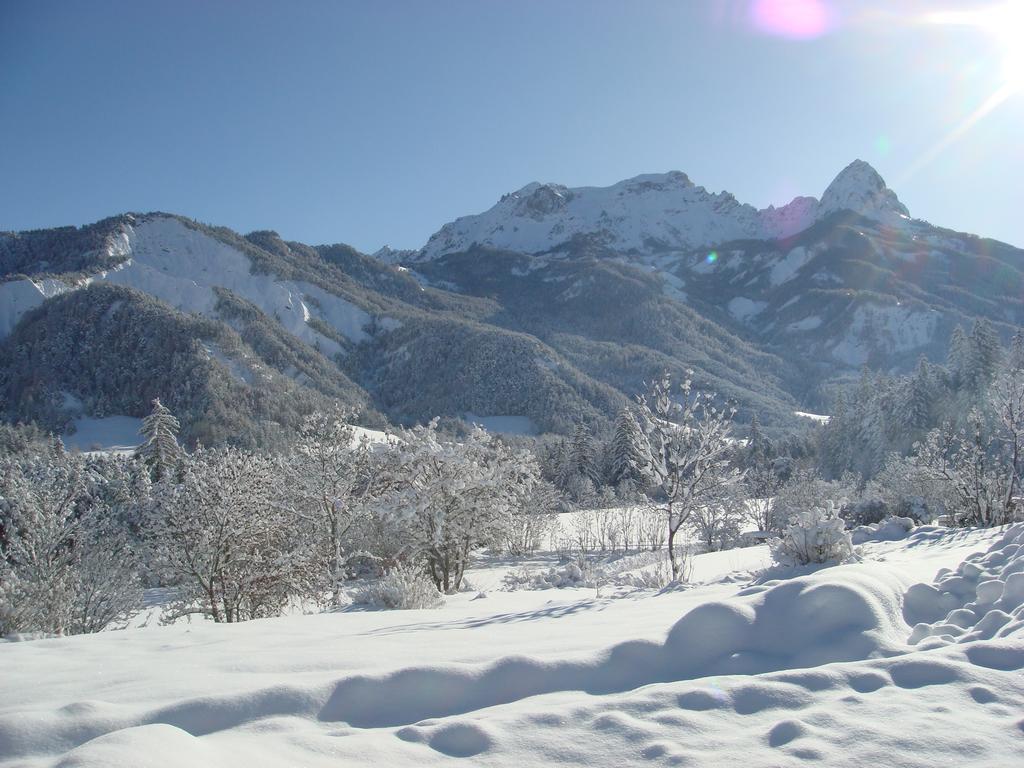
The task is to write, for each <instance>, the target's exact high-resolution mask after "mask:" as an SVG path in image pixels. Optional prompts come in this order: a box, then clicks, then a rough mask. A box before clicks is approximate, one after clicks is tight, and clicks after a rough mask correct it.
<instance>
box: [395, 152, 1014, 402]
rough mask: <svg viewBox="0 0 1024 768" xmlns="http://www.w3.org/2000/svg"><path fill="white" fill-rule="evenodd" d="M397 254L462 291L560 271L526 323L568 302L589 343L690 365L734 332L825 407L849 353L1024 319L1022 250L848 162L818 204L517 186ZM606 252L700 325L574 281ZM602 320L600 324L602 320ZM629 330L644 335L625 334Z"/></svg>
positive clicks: (687, 188) (654, 190)
mask: <svg viewBox="0 0 1024 768" xmlns="http://www.w3.org/2000/svg"><path fill="white" fill-rule="evenodd" d="M494 249H502V250H505V251H511V252H514V253H516V254H518V255H519V256H520V260H519V262H517V263H516V265H515V266H514V268H513V269H514V270H515V274H513V273H512V272H511V271H510V270H509V269H506V274H504V276H503V277H499V276H498V275H497V272H499V271H500V267H498V266H497V264H498V263H499V262H498V260H497V259H496V257H495V256H494V254H493V252H492V251H493V250H494ZM405 258H406V263H407V264H408V266H410V267H412V268H414V269H416V270H417V271H419V272H421V273H422V274H424V275H426V276H428V277H429V279H431V280H433V281H435V282H437V283H439V284H440V283H446V284H449V283H450V284H455V285H458V286H459V287H460V289H461V290H463V291H465V292H467V293H471V294H474V295H487V294H486V292H487V291H494V290H495V288H494V284H495V283H500V282H502V281H504V282H505V283H506V284H507V285H508V286H510V287H511V286H519V285H521V284H522V282H523V280H522V277H523V276H527V275H529V276H533V275H537V276H542V277H541V278H540V279H542V280H552V281H557V280H560V279H565V278H562V277H554V276H551V273H552V272H554V271H557V270H562V271H567V270H569V271H574V272H575V273H577V274H576V277H575V278H574V279H573V281H572V282H571V285H573V286H575V287H574V288H573V289H572V290H573V291H574V292H575V294H574V295H573V296H572V297H568V296H566V295H557V294H555V295H552V293H551V292H550V291H549V292H544V291H540V292H539V295H542V296H544V298H543V299H542V300H540V301H538V302H537V306H536V307H534V308H533V310H534V314H533V315H531V317H534V318H535V319H536V320H537V322H541V323H549V322H550V320H551V319H552V318H553V317H558V316H559V315H560V314H561V313H562V312H563V310H565V309H566V307H567V306H570V305H572V306H575V310H574V311H576V312H578V317H579V319H580V320H581V321H582V319H583V318H584V317H586V318H588V325H587V328H586V330H585V331H584V332H583V333H584V335H586V336H588V337H590V338H593V339H594V340H595V341H596V340H598V339H600V340H602V341H611V340H614V341H616V342H623V343H642V344H645V345H646V346H650V347H654V348H655V349H658V350H659V351H662V352H665V353H666V354H669V355H672V356H674V357H677V358H678V357H680V356H681V357H684V358H692V359H696V360H698V361H699V360H700V357H701V355H700V351H701V350H702V349H706V348H707V347H708V346H711V347H715V346H716V344H715V342H714V339H715V337H716V335H717V336H719V337H721V336H722V335H723V334H724V335H725V336H727V337H731V336H738V337H740V338H742V339H743V340H745V341H746V342H747V343H748V345H750V346H751V347H753V348H756V349H758V350H759V351H760V352H762V353H768V354H770V355H771V356H773V357H774V358H776V361H777V360H778V358H781V359H783V360H785V361H786V365H785V366H781V367H780V366H778V365H776V366H772V365H771V364H768V365H767V366H765V365H764V364H763V363H762V367H763V369H765V370H767V371H769V372H771V373H775V374H776V375H777V376H779V377H780V381H782V382H783V387H784V388H785V389H787V390H788V392H789V393H790V394H792V395H794V396H795V397H796V398H798V399H799V400H801V402H802V403H804V404H805V405H812V406H814V407H827V402H825V400H824V395H823V390H822V387H824V386H826V385H827V383H828V382H829V381H830V380H832V379H834V378H836V377H844V376H847V375H850V374H851V373H852V372H853V371H855V370H856V369H857V368H859V367H860V366H862V365H869V366H871V367H874V368H881V369H886V370H888V369H897V370H900V369H907V368H909V367H911V366H912V365H913V364H914V362H915V361H916V359H917V357H918V356H919V355H921V354H924V355H926V356H929V357H931V358H932V359H933V360H939V359H941V358H942V357H944V355H945V350H946V348H947V347H948V341H949V337H950V334H951V333H952V331H953V329H954V328H955V327H956V326H957V325H960V324H963V325H970V323H972V322H973V321H974V320H975V319H976V318H978V317H985V318H988V319H989V320H991V321H992V322H993V323H995V324H996V327H997V328H998V329H999V330H1000V332H1001V333H1002V334H1003V335H1004V336H1009V335H1010V334H1011V333H1012V332H1013V330H1014V328H1015V327H1017V326H1019V325H1020V324H1021V323H1024V303H1022V302H1024V291H1022V288H1024V271H1022V270H1024V251H1021V250H1020V249H1017V248H1014V247H1012V246H1009V245H1006V244H1004V243H998V242H995V241H991V240H983V239H981V238H978V237H976V236H973V235H966V234H963V233H957V232H952V231H950V230H945V229H942V228H940V227H936V226H933V225H931V224H929V223H928V222H925V221H921V220H917V219H912V218H911V217H910V214H909V211H908V210H907V208H906V206H904V205H903V204H902V203H901V202H900V200H899V198H898V197H897V195H896V193H895V192H893V191H892V190H891V189H889V188H888V187H887V186H886V184H885V181H884V180H883V179H882V177H881V176H880V175H879V174H878V173H877V171H875V170H874V169H873V168H872V167H871V166H870V165H868V164H867V163H865V162H863V161H860V160H858V161H854V162H853V163H851V164H850V165H849V166H847V167H846V168H845V169H844V170H843V171H842V172H841V173H840V174H839V175H838V176H837V177H836V178H835V180H834V181H833V182H832V183H831V184H830V185H829V186H828V188H827V189H826V190H825V192H824V194H823V195H822V197H821V200H820V201H818V200H816V199H815V198H797V199H796V200H794V201H793V202H792V203H790V204H789V205H788V206H785V207H784V208H781V209H766V210H764V211H756V210H755V209H753V208H752V207H750V206H743V205H740V204H738V203H736V201H735V200H734V199H733V198H732V197H731V196H729V195H727V194H725V193H723V194H720V195H713V194H709V193H707V192H706V191H705V190H704V189H703V188H700V187H695V186H694V185H693V184H692V183H691V182H690V181H689V179H687V178H686V177H685V176H683V175H682V174H678V173H670V174H665V175H663V176H643V177H637V178H635V179H630V180H628V181H625V182H621V183H619V184H616V185H613V186H611V187H607V188H600V189H598V188H580V189H569V188H565V187H559V186H557V185H537V184H531V185H528V186H527V187H525V188H524V189H523V190H520V191H519V192H516V193H512V194H511V195H506V196H505V197H504V198H502V200H501V201H499V203H498V204H496V205H495V206H494V207H492V208H491V209H490V210H488V211H486V212H484V213H482V214H479V215H476V216H468V217H463V218H461V219H458V220H456V221H454V222H452V223H450V224H447V225H445V226H444V227H442V228H441V230H439V231H438V232H437V233H436V234H435V235H434V236H433V237H431V238H430V241H429V242H428V243H427V245H426V246H425V247H424V248H423V249H422V250H421V251H420V252H419V253H417V254H415V256H413V257H409V256H406V257H405ZM467 258H468V259H476V260H479V261H481V262H484V264H482V265H481V266H480V267H479V270H481V271H487V270H491V271H493V272H495V274H494V275H492V276H491V278H490V280H489V283H488V284H486V285H484V284H482V283H481V282H480V281H474V280H467V279H466V273H467V265H466V263H465V261H466V259H467ZM506 261H508V259H507V258H506ZM612 264H617V265H623V266H630V267H633V268H634V269H636V270H640V271H645V272H646V273H648V276H649V277H650V278H652V279H655V278H660V280H661V286H662V290H661V293H662V294H663V296H664V299H665V300H666V301H668V300H672V301H673V302H674V305H671V306H670V308H666V307H667V306H669V305H664V306H662V307H659V310H658V311H657V312H656V313H655V314H656V315H657V316H658V317H659V319H663V318H665V317H667V316H670V315H673V314H676V315H678V314H679V312H680V310H679V305H685V307H686V311H687V312H689V313H690V314H691V315H692V316H694V317H700V318H702V319H703V320H704V321H710V325H711V326H712V327H713V328H714V331H713V332H712V331H708V330H707V328H706V327H704V328H702V329H701V330H700V332H699V333H698V332H697V331H696V330H695V329H694V328H693V327H692V325H691V327H688V328H687V329H686V331H685V333H682V334H679V335H680V336H682V337H683V338H679V339H677V340H676V341H674V342H671V343H666V342H665V340H664V338H663V336H664V327H663V325H662V324H660V323H658V322H653V321H652V320H651V317H650V313H645V311H644V310H646V309H649V308H650V307H651V303H650V302H648V301H637V299H636V296H635V292H633V291H632V290H631V289H629V288H628V287H627V286H626V285H625V283H623V284H622V285H621V288H622V290H621V291H620V293H619V295H618V296H617V297H615V296H611V295H609V294H608V293H607V292H604V293H602V292H600V291H597V292H595V291H592V290H588V288H587V286H589V285H590V284H591V283H593V282H598V283H599V282H601V281H602V280H603V275H604V274H606V273H607V271H608V270H609V269H611V268H612V267H611V266H610V265H612ZM570 265H572V266H570ZM618 268H619V267H616V269H618ZM530 290H531V292H532V291H534V287H531V289H530ZM576 294H578V295H576ZM574 301H575V304H573V302H574ZM542 308H543V309H542ZM645 314H646V317H645ZM638 318H644V319H638ZM609 319H610V320H611V323H612V324H613V325H614V326H615V329H614V332H613V334H612V335H611V336H608V335H607V329H603V328H601V326H602V324H607V323H606V321H607V320H609ZM683 326H685V324H682V325H680V326H678V327H683ZM636 328H643V333H642V336H644V337H645V340H641V339H640V338H638V337H637V336H636V335H633V336H630V335H629V331H630V330H631V329H636ZM595 330H596V334H595ZM606 336H608V337H607V338H606ZM624 337H625V338H624ZM687 341H689V343H688V344H687ZM680 345H682V346H680ZM719 346H720V345H719ZM727 359H728V367H729V369H730V370H733V371H736V370H737V369H741V368H742V367H743V365H742V363H739V362H738V361H737V358H736V355H735V353H734V352H732V351H731V350H730V352H729V353H728V355H727ZM700 365H701V363H700V362H698V367H699V366H700ZM584 368H585V366H584ZM708 372H709V373H710V372H712V371H708ZM714 373H715V376H714V378H715V379H717V380H714V381H712V382H711V383H712V385H713V386H715V387H716V388H718V389H720V390H721V389H723V388H725V389H727V387H723V386H722V384H721V382H720V379H721V377H722V372H721V371H720V370H718V371H714ZM769 383H770V382H769ZM772 397H773V399H776V400H777V398H776V397H775V395H774V394H773V395H772Z"/></svg>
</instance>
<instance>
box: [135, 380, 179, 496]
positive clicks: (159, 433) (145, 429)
mask: <svg viewBox="0 0 1024 768" xmlns="http://www.w3.org/2000/svg"><path fill="white" fill-rule="evenodd" d="M179 429H181V424H179V423H178V420H177V419H176V418H175V417H174V414H172V413H171V412H170V410H168V409H167V407H166V406H165V405H164V404H163V403H161V402H160V398H159V397H158V398H156V399H155V400H154V401H153V411H152V412H151V413H150V414H149V416H147V417H146V418H144V419H143V420H142V429H140V430H139V432H140V433H141V434H142V436H143V437H144V438H146V439H145V441H144V442H143V443H142V445H140V446H139V447H138V448H137V449H136V450H135V456H136V457H137V458H140V459H142V460H143V461H144V462H145V463H146V466H148V467H149V469H150V472H151V473H152V476H153V480H154V481H160V480H163V479H164V478H165V477H168V476H170V474H171V473H172V472H173V471H174V468H175V466H177V464H178V461H179V460H180V459H181V446H180V445H178V430H179Z"/></svg>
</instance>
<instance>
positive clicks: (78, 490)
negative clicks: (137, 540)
mask: <svg viewBox="0 0 1024 768" xmlns="http://www.w3.org/2000/svg"><path fill="white" fill-rule="evenodd" d="M92 491H93V489H92V487H91V479H90V477H89V475H88V472H87V470H86V467H85V464H84V461H83V460H82V459H81V458H79V457H75V456H71V455H69V454H67V453H60V454H57V453H55V454H53V455H49V456H45V455H44V456H35V457H20V458H19V457H15V458H9V459H5V460H3V461H0V636H2V635H5V634H9V633H12V632H44V633H48V634H78V633H82V632H98V631H100V630H102V629H105V628H107V627H108V626H116V625H118V624H119V623H121V622H124V621H125V620H126V619H128V618H129V617H130V615H131V614H132V613H133V612H134V611H136V610H137V609H138V608H139V605H140V603H141V589H140V588H139V579H138V569H137V563H136V560H135V557H134V555H133V553H132V551H131V549H130V547H129V546H128V542H127V539H126V537H125V536H124V535H123V534H122V532H121V531H120V530H118V529H117V527H116V526H115V525H113V524H112V522H113V521H112V520H111V515H110V510H109V509H108V507H106V506H105V505H104V504H103V503H102V502H101V501H99V500H97V499H96V498H94V496H93V495H91V494H92Z"/></svg>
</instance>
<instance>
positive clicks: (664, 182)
mask: <svg viewBox="0 0 1024 768" xmlns="http://www.w3.org/2000/svg"><path fill="white" fill-rule="evenodd" d="M840 210H851V211H854V212H856V213H860V214H862V215H865V216H870V217H872V218H875V219H877V220H879V221H883V222H886V223H898V222H899V220H902V219H909V218H910V216H909V212H908V211H907V209H906V208H905V207H904V206H903V204H902V203H900V201H899V199H898V198H897V197H896V195H895V193H893V192H892V191H891V190H890V189H888V188H887V187H886V186H885V182H884V181H882V178H881V176H879V175H878V173H877V172H876V171H875V170H874V169H873V168H872V167H871V166H870V165H868V164H867V163H865V162H863V161H862V160H857V161H854V162H853V163H851V164H850V165H849V166H848V167H847V168H846V169H844V170H843V172H842V173H840V174H839V175H838V176H837V177H836V179H835V181H833V182H832V184H830V185H829V187H828V189H827V190H826V191H825V193H824V195H822V198H821V201H820V202H819V201H818V200H817V199H815V198H813V197H798V198H796V199H794V200H793V201H792V202H791V203H789V204H788V205H785V206H783V207H781V208H774V207H769V208H765V209H763V210H757V209H756V208H754V207H753V206H750V205H744V204H742V203H739V202H738V201H737V200H736V198H735V197H733V196H732V195H731V194H729V193H728V192H721V193H717V194H716V193H711V192H708V191H707V190H706V189H704V187H698V186H696V185H695V184H694V183H693V182H692V181H690V179H689V177H688V176H687V175H686V174H684V173H680V172H679V171H671V172H669V173H665V174H647V175H643V176H636V177H634V178H632V179H627V180H625V181H621V182H619V183H618V184H613V185H612V186H610V187H577V188H572V189H570V188H568V187H564V186H561V185H559V184H539V183H537V182H533V183H531V184H527V185H526V186H525V187H523V188H522V189H520V190H519V191H518V192H512V193H510V194H507V195H505V196H503V197H502V198H501V200H499V201H498V203H497V204H495V205H494V206H493V207H492V208H491V209H490V210H488V211H486V212H485V213H482V214H479V215H476V216H464V217H462V218H460V219H456V220H455V221H453V222H451V223H450V224H446V225H445V226H444V227H442V228H441V229H440V230H439V231H438V232H437V233H436V234H434V235H433V236H432V237H431V238H430V240H429V241H428V242H427V244H426V246H424V248H423V249H422V250H421V251H420V252H419V253H418V254H416V255H415V256H414V257H413V260H431V259H436V258H438V257H440V256H444V255H445V254H449V253H459V252H462V251H466V250H468V249H469V248H470V247H471V246H474V245H476V246H481V247H487V248H495V249H499V250H509V251H516V252H520V253H531V254H536V253H548V252H550V251H552V250H555V249H558V248H559V247H563V246H565V245H566V244H568V243H573V242H578V241H580V240H586V241H588V242H591V243H595V244H599V245H601V246H603V247H605V248H608V249H610V250H613V251H616V252H618V253H622V254H631V255H637V254H648V255H650V254H656V253H662V252H665V251H673V250H688V249H692V248H698V247H709V246H714V245H716V244H718V243H722V242H727V241H733V240H776V239H781V238H786V237H790V236H792V235H795V234H797V233H798V232H802V231H804V230H805V229H807V228H808V227H810V226H811V225H812V224H814V223H815V222H817V221H820V220H821V219H823V218H825V217H826V216H828V215H829V214H830V213H834V212H835V211H840ZM385 255H386V257H388V258H390V259H392V260H393V259H394V253H393V252H390V251H388V252H387V253H386V254H385Z"/></svg>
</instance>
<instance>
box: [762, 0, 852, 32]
mask: <svg viewBox="0 0 1024 768" xmlns="http://www.w3.org/2000/svg"><path fill="white" fill-rule="evenodd" d="M836 20H837V19H836V13H835V11H834V10H833V9H832V7H831V6H830V5H829V4H828V3H827V2H826V0H754V2H753V3H752V4H751V6H750V21H751V22H752V23H753V25H754V27H755V28H757V29H759V30H760V31H761V32H764V33H765V34H768V35H774V36H775V37H784V38H787V39H789V40H813V39H814V38H816V37H821V36H822V35H824V34H827V33H828V32H831V31H832V30H833V29H834V28H835V25H836Z"/></svg>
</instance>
